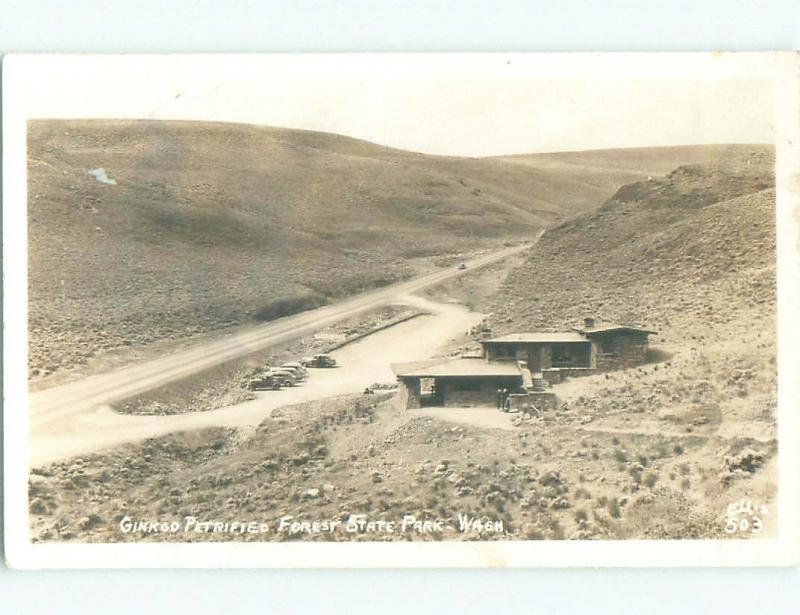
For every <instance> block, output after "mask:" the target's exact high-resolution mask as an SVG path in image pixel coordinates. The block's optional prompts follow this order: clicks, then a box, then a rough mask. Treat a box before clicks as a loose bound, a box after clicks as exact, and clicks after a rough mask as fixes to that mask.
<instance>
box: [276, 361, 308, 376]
mask: <svg viewBox="0 0 800 615" xmlns="http://www.w3.org/2000/svg"><path fill="white" fill-rule="evenodd" d="M280 369H288V370H289V371H290V372H293V373H295V374H296V375H297V377H298V378H299V379H302V378H305V377H306V375H307V374H308V370H306V368H305V367H303V366H302V365H301V364H300V363H299V362H298V361H290V362H289V363H284V364H283V365H281V367H280Z"/></svg>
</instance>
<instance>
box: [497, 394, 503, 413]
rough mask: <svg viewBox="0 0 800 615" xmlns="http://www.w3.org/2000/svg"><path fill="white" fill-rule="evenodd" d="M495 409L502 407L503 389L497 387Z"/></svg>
mask: <svg viewBox="0 0 800 615" xmlns="http://www.w3.org/2000/svg"><path fill="white" fill-rule="evenodd" d="M497 409H498V410H502V409H503V389H497Z"/></svg>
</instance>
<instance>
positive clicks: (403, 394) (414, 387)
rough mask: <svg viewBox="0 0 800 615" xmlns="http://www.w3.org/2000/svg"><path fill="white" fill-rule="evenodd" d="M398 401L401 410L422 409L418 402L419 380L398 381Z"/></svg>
mask: <svg viewBox="0 0 800 615" xmlns="http://www.w3.org/2000/svg"><path fill="white" fill-rule="evenodd" d="M398 399H399V403H400V407H401V408H406V409H412V408H420V407H422V403H421V401H420V381H419V378H408V379H403V380H401V381H400V386H399V387H398Z"/></svg>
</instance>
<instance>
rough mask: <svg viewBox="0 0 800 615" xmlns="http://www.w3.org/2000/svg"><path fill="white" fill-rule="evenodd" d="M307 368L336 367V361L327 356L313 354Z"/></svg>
mask: <svg viewBox="0 0 800 615" xmlns="http://www.w3.org/2000/svg"><path fill="white" fill-rule="evenodd" d="M309 367H336V359H334V358H333V357H332V356H330V355H328V354H315V355H314V356H313V357H312V359H311V364H310V365H309Z"/></svg>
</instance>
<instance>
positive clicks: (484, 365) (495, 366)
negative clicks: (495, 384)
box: [391, 358, 521, 378]
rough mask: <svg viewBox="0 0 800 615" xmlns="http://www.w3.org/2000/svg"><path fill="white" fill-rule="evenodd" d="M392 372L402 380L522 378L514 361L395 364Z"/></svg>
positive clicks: (456, 360)
mask: <svg viewBox="0 0 800 615" xmlns="http://www.w3.org/2000/svg"><path fill="white" fill-rule="evenodd" d="M391 368H392V371H393V372H394V373H395V375H396V376H398V377H400V378H442V377H445V376H473V377H474V376H520V375H521V374H520V371H519V367H518V366H517V364H516V363H514V362H513V361H505V362H497V363H495V362H487V361H486V360H484V359H477V358H475V359H464V358H455V359H453V358H450V359H433V360H431V361H414V362H412V363H394V364H392V365H391Z"/></svg>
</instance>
